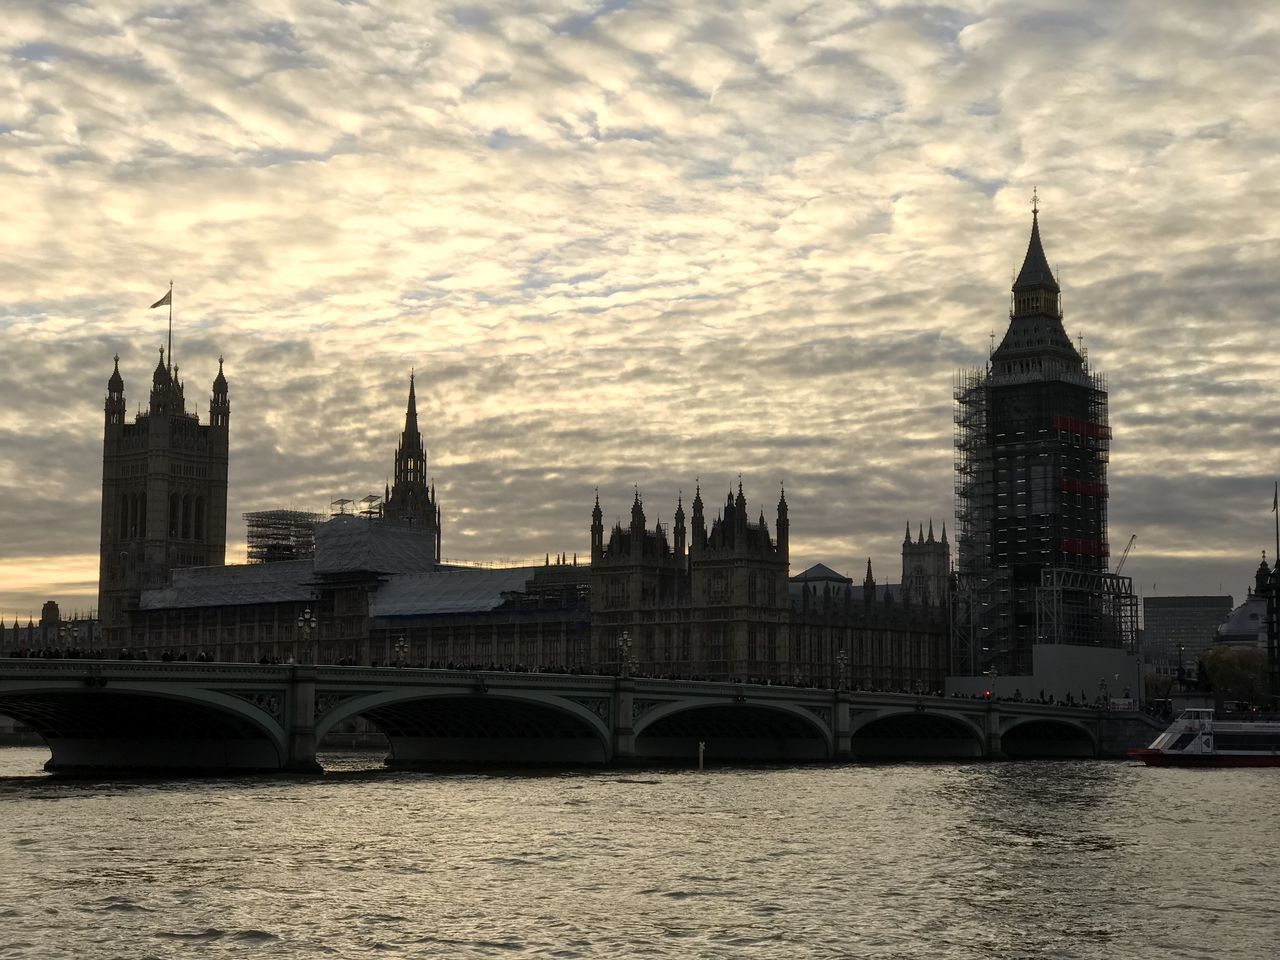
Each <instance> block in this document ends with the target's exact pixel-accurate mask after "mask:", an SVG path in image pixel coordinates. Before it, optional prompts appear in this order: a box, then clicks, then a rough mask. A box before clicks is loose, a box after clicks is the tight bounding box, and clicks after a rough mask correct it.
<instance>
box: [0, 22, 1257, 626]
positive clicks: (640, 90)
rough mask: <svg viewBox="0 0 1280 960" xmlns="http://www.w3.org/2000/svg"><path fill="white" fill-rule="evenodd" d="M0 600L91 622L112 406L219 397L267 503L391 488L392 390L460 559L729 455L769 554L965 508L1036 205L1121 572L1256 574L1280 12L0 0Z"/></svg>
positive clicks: (886, 548)
mask: <svg viewBox="0 0 1280 960" xmlns="http://www.w3.org/2000/svg"><path fill="white" fill-rule="evenodd" d="M0 23H3V24H4V26H3V27H0V42H2V43H3V45H4V48H5V50H4V57H3V61H2V62H0V91H2V94H3V95H0V196H3V198H4V217H3V223H4V229H3V230H2V231H0V251H2V252H3V256H0V348H2V352H0V401H2V406H0V411H2V412H0V449H3V456H2V457H0V615H3V616H4V617H5V618H6V622H12V619H13V617H14V616H15V615H17V616H19V617H21V618H22V620H23V622H24V623H25V620H26V617H27V616H28V614H35V615H36V616H37V617H38V615H39V606H40V603H41V602H42V601H44V600H45V599H50V598H53V599H57V600H59V601H60V603H61V604H62V605H63V606H64V608H67V609H72V608H76V607H80V608H85V607H88V606H90V605H92V604H93V603H94V602H95V596H96V579H97V566H98V559H97V557H98V553H97V551H98V536H99V530H98V526H99V483H100V478H101V443H102V416H103V414H102V402H103V398H104V395H105V389H106V380H107V377H108V376H109V375H110V373H111V367H112V362H111V358H112V355H113V354H115V353H117V352H118V353H119V354H120V358H121V359H120V369H121V373H122V374H123V376H124V379H125V387H126V395H127V397H128V401H129V406H130V409H131V411H132V410H133V409H134V408H136V407H137V406H138V405H139V404H143V405H145V402H146V395H147V388H148V385H149V379H150V372H151V370H152V369H153V368H154V366H155V363H156V358H157V352H156V351H157V348H158V347H159V346H161V345H162V344H163V343H164V339H165V317H164V316H163V311H162V310H155V311H148V310H147V306H148V304H150V303H151V302H152V301H153V300H155V299H156V298H157V297H158V296H160V295H161V294H162V293H163V292H164V290H165V289H166V287H167V284H168V281H169V280H170V279H173V281H174V303H175V311H174V340H175V358H176V360H177V362H178V364H179V365H180V367H181V376H182V377H183V379H184V380H185V381H186V392H187V397H188V399H189V402H190V401H194V402H195V404H196V405H197V407H198V409H199V410H200V412H201V418H202V421H203V420H205V419H206V418H207V413H208V390H209V384H210V382H211V380H212V378H213V376H214V375H215V373H216V372H217V358H218V355H219V354H224V355H225V356H226V373H227V377H228V379H229V381H230V383H231V398H232V462H231V474H230V482H231V494H230V503H229V512H230V516H231V517H232V522H231V523H230V524H229V539H230V540H231V543H230V544H229V548H228V559H229V560H236V559H240V558H243V550H244V548H243V538H244V534H243V524H242V523H241V522H240V520H239V517H240V515H241V514H242V513H243V512H245V511H247V510H257V509H266V508H272V507H289V506H292V507H298V508H311V509H317V510H327V509H328V504H329V502H330V501H331V500H333V499H334V498H337V497H352V498H359V497H361V496H363V495H365V494H366V493H369V492H372V491H376V492H379V493H380V492H381V490H382V485H383V483H384V482H385V480H386V478H387V476H388V474H389V472H390V470H391V465H392V454H393V451H394V447H395V442H396V438H397V434H398V431H399V429H400V426H401V424H402V422H403V410H404V401H405V393H406V389H407V381H408V376H409V370H410V368H411V367H414V368H416V370H417V374H418V398H419V411H420V413H421V419H422V428H423V432H424V435H425V436H426V440H427V444H428V457H429V469H430V472H431V473H432V474H433V475H434V476H435V478H436V484H437V487H438V490H439V493H440V500H441V503H442V507H443V512H444V553H445V555H446V556H447V557H450V558H456V559H463V560H482V559H522V558H532V557H541V556H542V555H543V554H544V553H547V552H551V553H556V552H559V551H564V552H568V553H570V554H572V553H573V552H575V551H577V552H580V553H585V552H586V551H587V550H588V548H589V534H588V526H589V522H590V510H591V506H592V498H593V491H594V488H596V487H599V491H600V500H601V504H602V506H603V508H604V510H605V516H606V521H607V522H612V520H613V519H614V518H615V517H617V516H623V515H626V513H627V511H628V509H629V504H630V500H631V497H632V490H633V487H634V486H638V487H639V489H640V491H641V493H642V495H643V498H644V502H645V506H646V512H647V514H648V518H649V520H650V521H653V520H655V519H661V520H664V521H667V520H669V519H670V517H671V515H672V513H673V512H674V508H675V499H676V496H677V493H678V492H679V491H681V490H683V491H684V494H685V496H686V498H687V497H688V496H689V495H690V493H691V492H692V489H693V486H694V483H695V480H696V479H697V478H700V479H701V483H702V489H703V494H704V497H705V498H706V499H707V500H708V502H709V503H711V504H718V503H719V502H721V501H722V499H723V497H724V495H725V493H726V492H727V491H728V489H729V487H730V485H731V484H736V482H737V478H738V476H739V475H741V476H742V481H743V485H744V489H745V492H746V495H747V497H748V500H749V502H750V504H751V510H752V512H753V513H754V512H755V510H756V509H757V508H758V507H759V506H760V505H761V503H764V504H765V505H766V507H767V514H768V516H769V519H770V525H771V527H772V518H773V506H774V504H775V503H776V501H777V497H778V487H779V484H780V483H782V482H785V484H786V490H787V498H788V501H789V503H790V505H791V517H792V554H791V562H792V569H793V571H797V572H798V571H799V570H800V569H802V568H803V567H805V566H807V565H808V564H810V563H812V562H815V561H818V560H822V561H824V562H826V563H828V564H830V565H832V566H834V567H836V568H837V569H839V570H842V571H844V572H847V573H850V574H852V575H854V576H856V577H859V578H860V577H861V571H862V568H863V566H864V564H865V562H866V558H867V557H868V556H871V557H872V558H873V560H874V562H875V565H876V570H877V573H878V574H879V575H880V578H881V579H882V580H884V579H897V572H898V569H899V563H900V559H899V553H898V546H899V544H900V542H901V539H902V531H903V527H904V525H905V524H906V522H907V521H908V520H909V521H910V522H911V523H912V524H913V526H914V525H915V524H917V523H919V522H921V521H923V522H925V523H926V524H927V522H928V521H929V519H930V518H932V519H933V520H934V522H935V524H937V525H938V526H939V527H940V526H941V524H942V523H943V522H944V521H946V522H947V523H948V529H949V530H950V529H951V528H952V526H953V524H952V522H951V519H950V518H951V516H952V514H953V511H954V507H953V493H952V488H953V478H952V406H953V401H952V392H953V384H954V378H955V376H956V372H957V370H959V369H962V368H972V367H975V366H979V365H981V364H982V363H984V362H985V359H986V356H987V353H988V350H989V348H990V339H989V337H990V334H991V333H992V332H995V333H996V334H997V335H999V334H1000V333H1002V332H1003V329H1004V327H1005V325H1006V323H1007V310H1008V294H1009V284H1010V281H1011V274H1012V272H1013V271H1015V270H1016V268H1017V267H1018V265H1019V264H1020V262H1021V259H1022V255H1023V253H1024V251H1025V249H1026V242H1027V235H1028V231H1029V228H1030V205H1029V199H1030V196H1031V192H1032V189H1033V187H1038V189H1039V194H1040V196H1041V198H1042V203H1041V226H1042V234H1043V237H1044V242H1045V247H1046V250H1047V253H1048V255H1049V258H1050V260H1051V262H1052V263H1053V264H1054V266H1055V268H1056V269H1057V270H1058V272H1059V275H1060V277H1059V278H1060V280H1061V283H1062V286H1063V291H1064V306H1065V311H1066V326H1067V330H1068V332H1069V333H1070V334H1071V335H1072V336H1073V337H1076V336H1081V337H1083V338H1084V344H1085V346H1086V347H1087V348H1088V351H1089V356H1090V360H1091V363H1092V365H1093V367H1094V368H1095V369H1096V370H1100V371H1103V372H1104V373H1106V375H1107V377H1108V380H1109V384H1110V390H1111V422H1112V427H1113V430H1114V435H1115V441H1114V445H1113V457H1112V461H1111V491H1112V501H1111V543H1112V549H1113V553H1114V555H1115V557H1116V558H1118V556H1119V554H1120V552H1121V551H1122V550H1123V547H1124V545H1125V543H1126V542H1127V541H1128V539H1129V535H1130V534H1131V533H1137V535H1138V539H1137V544H1136V546H1135V548H1134V551H1133V554H1132V555H1131V556H1130V558H1129V560H1128V563H1127V564H1126V567H1125V572H1126V573H1130V574H1132V575H1133V576H1134V578H1135V585H1136V587H1137V589H1138V590H1139V591H1140V592H1142V593H1143V594H1144V595H1151V594H1152V593H1157V594H1160V595H1170V594H1176V593H1201V592H1204V593H1217V592H1219V591H1221V592H1227V593H1232V594H1234V595H1235V596H1237V597H1239V596H1240V595H1241V593H1242V592H1243V588H1244V585H1245V583H1246V582H1247V580H1248V579H1249V577H1250V575H1251V573H1252V570H1253V569H1254V567H1256V565H1257V562H1258V558H1259V553H1260V551H1261V550H1262V549H1264V548H1267V547H1269V546H1270V547H1271V549H1270V551H1269V553H1273V552H1274V546H1273V545H1274V542H1275V533H1274V528H1273V526H1272V516H1271V513H1270V507H1271V496H1272V483H1273V479H1274V477H1275V476H1276V474H1277V472H1278V471H1280V464H1277V462H1276V455H1275V451H1276V440H1277V434H1278V428H1280V416H1278V414H1277V412H1276V411H1277V391H1276V383H1277V373H1278V372H1280V362H1278V361H1277V352H1276V348H1275V340H1276V337H1277V327H1276V324H1275V319H1276V313H1277V306H1278V305H1280V296H1278V293H1280V272H1278V271H1277V269H1276V265H1277V258H1278V257H1280V216H1278V213H1277V212H1278V211H1280V132H1278V131H1280V125H1278V124H1277V122H1276V121H1277V118H1280V61H1278V59H1277V57H1276V56H1275V54H1276V51H1277V50H1278V49H1280V5H1277V4H1275V3H1274V2H1272V0H1257V2H1248V0H1243V2H1232V0H1218V2H1215V3H1214V4H1212V5H1211V6H1207V5H1205V4H1203V3H1201V2H1196V0H1183V2H1178V0H1150V2H1130V3H1125V2H1116V0H1101V2H1088V0H1071V2H1065V0H1064V2H1057V3H1036V2H1027V0H1018V2H999V0H970V2H954V3H950V4H946V3H939V4H935V5H915V4H898V3H893V2H881V3H859V2H835V3H823V2H808V0H796V2H792V0H776V2H775V0H755V2H749V3H741V4H738V3H732V2H726V3H700V2H697V0H681V2H671V3H662V2H652V3H650V2H634V3H632V2H625V0H608V2H605V3H603V4H600V3H593V2H573V0H546V2H543V0H522V2H520V3H512V2H510V0H506V2H502V0H500V2H494V3H489V4H485V3H471V4H464V5H451V4H434V3H428V2H414V3H395V4H391V3H388V4H380V3H359V2H347V3H342V2H331V0H275V2H272V0H261V2H257V3H251V4H249V3H245V4H241V3H235V2H226V3H217V4H211V3H199V2H191V3H188V2H182V0H174V2H166V3H145V2H141V3H134V2H126V0H120V2H85V3H63V2H57V0H47V2H43V3H39V4H32V3H29V2H25V0H16V2H15V0H0Z"/></svg>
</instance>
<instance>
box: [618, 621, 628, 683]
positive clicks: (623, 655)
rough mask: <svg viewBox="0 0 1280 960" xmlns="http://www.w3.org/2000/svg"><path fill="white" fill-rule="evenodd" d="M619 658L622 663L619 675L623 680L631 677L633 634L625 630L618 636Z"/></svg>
mask: <svg viewBox="0 0 1280 960" xmlns="http://www.w3.org/2000/svg"><path fill="white" fill-rule="evenodd" d="M618 657H619V660H620V661H621V662H620V665H619V669H618V673H619V675H620V676H622V677H623V678H626V677H629V676H631V634H629V633H627V631H625V630H623V631H622V633H620V634H618Z"/></svg>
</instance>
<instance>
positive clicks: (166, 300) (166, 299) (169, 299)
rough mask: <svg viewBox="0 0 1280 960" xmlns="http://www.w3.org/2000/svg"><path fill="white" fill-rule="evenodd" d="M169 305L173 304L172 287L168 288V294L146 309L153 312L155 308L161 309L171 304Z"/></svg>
mask: <svg viewBox="0 0 1280 960" xmlns="http://www.w3.org/2000/svg"><path fill="white" fill-rule="evenodd" d="M171 303H173V287H170V288H169V290H168V292H166V293H165V295H164V296H163V297H161V298H160V299H159V300H157V301H156V302H155V303H153V304H152V305H151V306H149V307H147V309H148V310H154V309H155V308H156V307H163V306H165V305H166V304H171Z"/></svg>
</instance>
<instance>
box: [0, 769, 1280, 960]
mask: <svg viewBox="0 0 1280 960" xmlns="http://www.w3.org/2000/svg"><path fill="white" fill-rule="evenodd" d="M45 757H47V752H42V751H38V750H31V749H26V748H13V749H8V750H0V776H2V777H4V779H0V810H2V811H3V823H4V828H5V829H4V834H3V837H2V838H0V844H2V846H0V850H3V858H2V860H0V866H3V870H0V918H2V919H3V920H4V927H3V928H0V929H3V930H5V931H6V933H5V935H4V936H3V937H0V956H4V957H41V958H45V957H58V956H63V957H115V956H129V957H133V956H154V957H178V956H187V955H189V954H190V952H191V951H192V950H203V951H213V952H214V953H222V954H245V955H247V954H248V953H249V952H250V951H252V954H253V955H254V956H267V957H314V956H319V955H326V954H328V955H335V956H341V957H347V956H353V955H363V954H366V953H372V952H375V951H376V952H377V953H379V954H390V955H405V956H423V957H426V956H439V957H492V956H495V955H504V956H517V957H518V956H539V957H544V956H549V957H591V958H596V957H627V958H631V957H637V956H649V957H660V958H661V957H680V958H686V957H770V958H774V957H786V958H791V957H873V958H890V957H893V958H899V957H947V958H990V957H1009V958H1013V957H1019V958H1040V957H1088V958H1092V957H1097V958H1103V957H1106V958H1112V957H1117V956H1123V957H1153V958H1155V957H1159V958H1170V957H1212V958H1236V957H1239V958H1244V957H1248V958H1250V960H1256V958H1262V957H1269V956H1271V955H1273V952H1274V950H1273V947H1274V941H1275V938H1276V937H1277V935H1280V923H1278V921H1277V920H1276V919H1275V916H1276V914H1275V911H1274V909H1273V906H1272V904H1273V896H1272V892H1271V889H1270V887H1271V881H1272V879H1273V877H1274V876H1275V868H1276V866H1277V864H1276V855H1275V849H1276V846H1277V841H1278V840H1280V816H1277V815H1276V813H1275V812H1274V807H1273V805H1272V802H1271V799H1270V798H1271V795H1272V794H1273V793H1274V792H1275V791H1276V787H1277V786H1278V785H1280V779H1278V777H1280V771H1268V770H1253V771H1250V770H1221V771H1179V770H1160V769H1148V768H1146V767H1138V766H1133V765H1129V764H1124V763H1107V762H1093V761H1081V762H1035V763H995V764H965V765H948V764H897V765H894V764H886V765H877V766H873V767H861V766H852V765H850V766H831V767H782V768H769V769H761V768H731V769H716V770H709V771H707V772H705V773H699V772H697V771H695V770H683V771H679V770H645V771H616V770H606V771H600V770H595V771H575V772H564V771H561V772H548V773H544V774H539V775H529V774H527V773H524V772H515V771H509V772H494V773H484V774H477V773H459V774H449V775H439V774H434V775H433V774H425V773H405V772H391V771H385V770H383V769H381V768H380V762H381V757H382V755H381V753H380V752H374V753H344V754H335V755H329V756H327V757H325V766H326V768H327V769H328V770H330V771H331V772H330V773H328V774H327V775H325V776H323V777H316V778H290V777H276V778H256V779H225V780H205V781H199V780H183V781H156V780H152V781H102V782H96V781H60V780H56V779H53V778H48V777H44V776H42V775H40V773H39V770H40V764H41V763H42V762H43V760H44V759H45Z"/></svg>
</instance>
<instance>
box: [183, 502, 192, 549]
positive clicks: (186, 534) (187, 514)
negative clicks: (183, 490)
mask: <svg viewBox="0 0 1280 960" xmlns="http://www.w3.org/2000/svg"><path fill="white" fill-rule="evenodd" d="M182 539H183V540H190V539H191V494H189V493H187V494H183V497H182Z"/></svg>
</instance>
